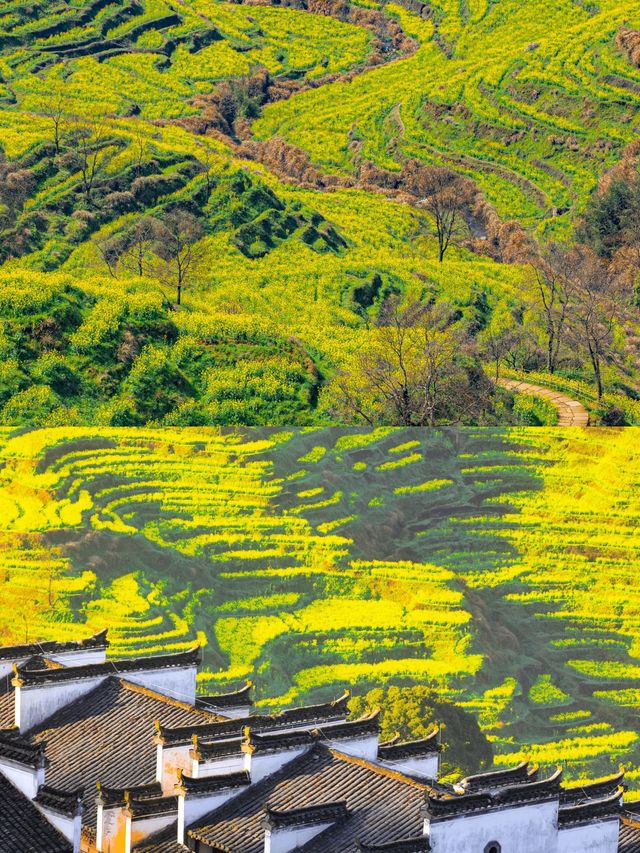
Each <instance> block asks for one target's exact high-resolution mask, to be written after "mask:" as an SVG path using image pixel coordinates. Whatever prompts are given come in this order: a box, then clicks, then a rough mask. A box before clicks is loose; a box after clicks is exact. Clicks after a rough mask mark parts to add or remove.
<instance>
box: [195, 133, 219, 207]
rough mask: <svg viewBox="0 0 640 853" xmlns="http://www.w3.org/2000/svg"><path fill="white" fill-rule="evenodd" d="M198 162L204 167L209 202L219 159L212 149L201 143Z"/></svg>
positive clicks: (203, 172)
mask: <svg viewBox="0 0 640 853" xmlns="http://www.w3.org/2000/svg"><path fill="white" fill-rule="evenodd" d="M198 162H199V163H200V165H201V166H202V174H203V175H204V179H205V187H206V189H207V201H209V197H210V195H211V193H212V191H213V187H214V181H213V175H214V173H215V166H216V164H217V163H218V157H217V156H216V153H215V152H214V151H213V150H212V149H211V148H209V147H208V146H206V145H204V144H203V143H200V147H199V151H198Z"/></svg>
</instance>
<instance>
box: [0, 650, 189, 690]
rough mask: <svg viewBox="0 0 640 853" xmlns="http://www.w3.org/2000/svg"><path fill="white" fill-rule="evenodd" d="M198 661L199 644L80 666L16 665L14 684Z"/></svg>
mask: <svg viewBox="0 0 640 853" xmlns="http://www.w3.org/2000/svg"><path fill="white" fill-rule="evenodd" d="M199 662H200V647H199V646H196V647H194V648H193V649H189V650H188V651H186V652H178V653H177V654H173V655H154V656H153V657H146V658H131V659H130V658H127V659H126V660H108V661H105V662H104V663H89V664H83V665H82V666H68V667H66V666H65V667H61V668H59V669H50V668H45V669H38V670H33V669H29V668H26V669H25V668H24V667H22V666H18V667H17V668H16V678H15V679H14V681H15V683H16V684H18V683H19V684H20V685H22V686H25V687H27V686H29V685H32V684H44V683H45V682H59V681H73V680H76V679H78V678H94V677H96V676H100V675H105V676H107V675H126V673H128V672H138V671H139V670H144V671H148V670H151V669H169V668H174V667H183V666H197V665H198V663H199Z"/></svg>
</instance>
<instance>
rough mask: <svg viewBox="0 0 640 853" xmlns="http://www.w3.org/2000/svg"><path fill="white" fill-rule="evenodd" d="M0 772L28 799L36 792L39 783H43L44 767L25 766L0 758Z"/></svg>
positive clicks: (31, 798)
mask: <svg viewBox="0 0 640 853" xmlns="http://www.w3.org/2000/svg"><path fill="white" fill-rule="evenodd" d="M0 773H2V775H3V776H5V777H6V778H7V779H8V780H9V781H10V782H11V783H12V784H13V785H15V787H16V788H17V789H18V790H19V791H22V793H23V794H24V795H25V797H27V798H28V799H30V800H33V798H34V797H35V795H36V794H37V793H38V788H39V787H40V785H44V767H42V768H40V769H38V770H36V768H35V767H26V766H25V765H24V764H17V763H16V762H14V761H10V760H9V759H8V758H0Z"/></svg>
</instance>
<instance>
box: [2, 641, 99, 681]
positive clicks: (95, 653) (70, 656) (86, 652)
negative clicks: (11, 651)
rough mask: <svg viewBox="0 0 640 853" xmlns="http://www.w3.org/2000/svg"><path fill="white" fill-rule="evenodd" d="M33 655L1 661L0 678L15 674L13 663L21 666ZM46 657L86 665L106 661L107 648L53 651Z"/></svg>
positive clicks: (71, 664)
mask: <svg viewBox="0 0 640 853" xmlns="http://www.w3.org/2000/svg"><path fill="white" fill-rule="evenodd" d="M30 657H32V655H31V654H28V655H21V656H20V657H17V658H14V659H13V660H3V661H0V679H2V678H6V677H7V676H12V675H13V665H14V664H17V665H18V666H21V664H23V663H24V662H25V661H26V660H29V658H30ZM45 657H47V658H49V660H52V661H55V662H56V663H60V664H62V666H86V665H88V664H93V663H104V661H105V660H106V659H107V650H106V648H88V649H72V650H70V651H67V652H52V653H51V654H45Z"/></svg>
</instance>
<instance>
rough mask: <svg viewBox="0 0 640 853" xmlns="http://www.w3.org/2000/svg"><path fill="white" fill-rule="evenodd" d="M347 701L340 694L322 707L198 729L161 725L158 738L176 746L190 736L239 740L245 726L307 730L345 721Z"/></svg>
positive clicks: (250, 717)
mask: <svg viewBox="0 0 640 853" xmlns="http://www.w3.org/2000/svg"><path fill="white" fill-rule="evenodd" d="M347 700H348V694H344V695H343V696H341V697H340V698H339V699H336V700H334V701H333V702H325V703H324V704H323V705H308V706H306V707H304V708H290V709H288V710H285V711H281V712H280V713H278V714H251V715H249V716H247V717H240V718H238V719H235V720H224V721H219V722H217V723H212V724H208V725H207V724H205V725H200V726H171V725H161V726H159V727H158V736H159V738H160V739H161V740H162V742H163V743H166V744H172V745H176V744H187V743H190V741H191V739H192V737H193V735H194V734H197V735H198V737H199V738H204V739H207V740H213V739H215V738H232V737H239V736H240V735H242V733H243V732H244V729H245V728H246V727H247V726H249V728H251V730H252V731H254V732H260V731H275V730H277V729H286V728H294V727H296V726H304V725H305V724H308V725H309V727H311V726H313V725H316V726H320V725H327V724H328V723H331V722H339V721H341V720H344V719H345V718H346V716H347V713H348V711H347V707H346V706H347Z"/></svg>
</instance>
